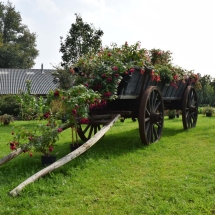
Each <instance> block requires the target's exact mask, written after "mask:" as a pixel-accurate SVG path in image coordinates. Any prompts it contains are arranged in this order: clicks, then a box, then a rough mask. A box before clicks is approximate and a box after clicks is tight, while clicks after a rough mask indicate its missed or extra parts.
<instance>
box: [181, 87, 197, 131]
mask: <svg viewBox="0 0 215 215" xmlns="http://www.w3.org/2000/svg"><path fill="white" fill-rule="evenodd" d="M182 102H183V103H182V120H183V126H184V129H189V128H193V127H195V126H196V122H197V118H198V103H197V94H196V91H195V89H194V88H192V87H191V86H188V87H187V89H186V90H185V93H184V96H183V101H182Z"/></svg>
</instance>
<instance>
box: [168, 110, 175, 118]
mask: <svg viewBox="0 0 215 215" xmlns="http://www.w3.org/2000/svg"><path fill="white" fill-rule="evenodd" d="M175 114H176V110H169V114H168V115H169V119H174V118H175Z"/></svg>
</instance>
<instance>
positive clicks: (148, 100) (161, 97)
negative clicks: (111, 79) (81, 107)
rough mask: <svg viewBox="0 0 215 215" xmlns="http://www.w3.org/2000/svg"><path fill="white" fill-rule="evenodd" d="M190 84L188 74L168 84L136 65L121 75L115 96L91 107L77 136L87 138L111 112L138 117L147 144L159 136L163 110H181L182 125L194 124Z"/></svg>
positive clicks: (194, 96)
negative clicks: (182, 78)
mask: <svg viewBox="0 0 215 215" xmlns="http://www.w3.org/2000/svg"><path fill="white" fill-rule="evenodd" d="M193 85H194V84H193V82H192V80H191V79H190V78H187V79H185V80H183V81H181V80H180V81H178V82H176V84H175V85H171V84H169V85H167V84H166V83H165V81H163V80H161V81H159V82H157V81H155V80H153V79H152V76H151V75H150V70H146V71H145V73H144V74H141V73H140V70H139V69H138V68H136V69H135V71H134V72H133V73H130V74H128V75H124V77H123V79H122V81H121V83H120V85H119V87H118V98H117V99H115V100H113V101H109V102H108V103H107V105H106V107H105V108H102V109H101V108H99V109H98V110H94V111H90V120H89V124H88V125H87V126H86V125H85V126H83V125H80V128H79V129H78V134H79V137H80V138H81V139H82V140H83V141H86V140H89V139H90V138H91V136H92V135H93V134H95V133H97V132H98V130H100V129H101V126H102V125H105V124H107V123H108V121H109V120H110V118H111V117H114V114H120V115H121V117H122V119H125V118H131V119H132V120H134V121H135V120H136V119H138V123H139V133H140V139H141V141H142V143H143V144H146V145H148V144H150V143H153V142H155V141H157V140H159V139H160V138H161V135H162V130H163V123H164V110H181V111H182V122H183V127H184V129H189V128H192V127H195V126H196V123H197V117H198V103H197V94H196V91H195V89H194V87H193Z"/></svg>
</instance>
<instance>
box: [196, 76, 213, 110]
mask: <svg viewBox="0 0 215 215" xmlns="http://www.w3.org/2000/svg"><path fill="white" fill-rule="evenodd" d="M199 77H200V78H199V81H200V83H201V86H202V90H201V91H199V92H198V100H199V105H200V106H205V105H214V104H215V99H214V98H215V96H214V88H213V82H212V77H211V76H210V75H204V76H202V77H201V76H199Z"/></svg>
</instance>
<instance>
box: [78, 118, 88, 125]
mask: <svg viewBox="0 0 215 215" xmlns="http://www.w3.org/2000/svg"><path fill="white" fill-rule="evenodd" d="M80 123H81V124H88V123H89V119H87V118H82V119H81V120H80Z"/></svg>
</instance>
